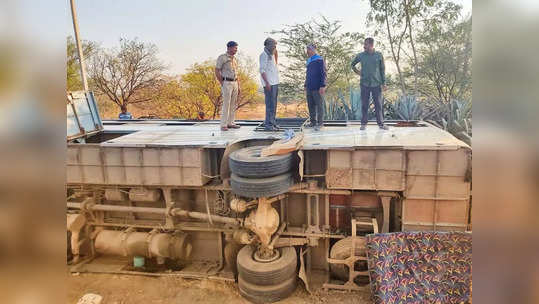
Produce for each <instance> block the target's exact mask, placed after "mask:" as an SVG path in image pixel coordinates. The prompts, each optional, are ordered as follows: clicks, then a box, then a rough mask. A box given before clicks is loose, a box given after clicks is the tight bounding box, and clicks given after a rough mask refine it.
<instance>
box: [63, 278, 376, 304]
mask: <svg viewBox="0 0 539 304" xmlns="http://www.w3.org/2000/svg"><path fill="white" fill-rule="evenodd" d="M67 283H68V293H67V303H68V304H75V303H77V301H78V299H79V298H80V297H82V296H83V295H84V294H86V293H96V294H99V295H101V296H103V302H102V304H176V303H209V304H230V303H249V302H248V301H247V300H245V299H243V298H242V297H241V296H240V294H239V293H238V289H237V287H236V285H235V284H233V283H229V282H221V281H212V280H196V279H182V278H177V277H143V276H126V275H109V274H79V275H71V274H68V280H67ZM278 303H288V304H292V303H294V304H301V303H359V304H362V303H371V300H370V294H369V293H368V292H351V293H348V292H342V291H329V292H325V291H323V290H319V291H317V292H315V293H314V294H313V295H309V294H308V293H307V292H306V291H305V288H304V287H303V285H302V284H301V283H299V284H298V288H296V291H295V292H294V293H293V294H292V295H291V296H290V297H289V298H287V299H285V300H283V301H280V302H278Z"/></svg>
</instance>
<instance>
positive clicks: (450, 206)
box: [402, 199, 469, 231]
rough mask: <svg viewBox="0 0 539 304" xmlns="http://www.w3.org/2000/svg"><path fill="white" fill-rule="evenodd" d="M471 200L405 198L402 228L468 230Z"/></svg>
mask: <svg viewBox="0 0 539 304" xmlns="http://www.w3.org/2000/svg"><path fill="white" fill-rule="evenodd" d="M468 208H469V200H427V199H405V200H404V201H403V205H402V230H403V231H410V230H443V231H448V230H456V231H464V230H466V227H467V224H468Z"/></svg>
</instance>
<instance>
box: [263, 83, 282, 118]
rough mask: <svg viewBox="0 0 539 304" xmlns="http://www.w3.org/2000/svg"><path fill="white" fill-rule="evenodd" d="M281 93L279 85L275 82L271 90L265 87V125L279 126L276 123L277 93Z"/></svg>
mask: <svg viewBox="0 0 539 304" xmlns="http://www.w3.org/2000/svg"><path fill="white" fill-rule="evenodd" d="M278 94H279V85H278V84H275V85H272V86H270V90H269V91H268V90H266V88H265V87H264V96H265V97H266V98H265V102H266V119H265V120H264V126H265V127H266V128H271V127H275V126H277V124H276V123H275V114H276V112H277V95H278Z"/></svg>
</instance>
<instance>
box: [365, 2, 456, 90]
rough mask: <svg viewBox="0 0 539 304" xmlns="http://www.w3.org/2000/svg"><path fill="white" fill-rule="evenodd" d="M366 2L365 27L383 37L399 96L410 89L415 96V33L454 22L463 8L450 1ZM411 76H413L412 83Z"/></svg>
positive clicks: (416, 85)
mask: <svg viewBox="0 0 539 304" xmlns="http://www.w3.org/2000/svg"><path fill="white" fill-rule="evenodd" d="M369 1H370V6H371V10H370V12H369V14H368V16H367V25H369V26H370V27H373V28H374V34H375V36H377V35H379V34H382V39H381V40H383V41H384V42H385V43H386V44H387V46H388V47H389V50H390V51H391V59H392V61H393V62H394V63H395V66H396V68H397V73H398V76H399V84H400V90H401V92H402V94H403V95H407V94H408V93H409V91H410V87H412V88H413V90H412V92H413V94H417V93H418V85H419V71H418V62H419V60H420V59H419V54H418V50H417V38H416V35H417V33H418V32H421V31H422V30H423V28H424V26H425V24H426V23H430V22H433V21H437V20H454V19H455V18H456V17H458V16H459V14H460V11H461V9H462V7H461V6H460V5H457V4H455V3H453V2H451V1H449V0H369ZM410 76H413V80H412V79H410ZM409 83H413V85H410V84H409Z"/></svg>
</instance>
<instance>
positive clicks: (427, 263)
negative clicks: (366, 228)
mask: <svg viewBox="0 0 539 304" xmlns="http://www.w3.org/2000/svg"><path fill="white" fill-rule="evenodd" d="M367 258H368V265H369V275H370V280H371V289H372V294H373V298H374V302H375V303H384V304H385V303H418V304H419V303H440V304H442V303H444V304H445V303H470V302H471V290H470V288H471V284H472V235H471V233H464V232H426V231H425V232H397V233H383V234H371V235H368V236H367Z"/></svg>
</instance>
